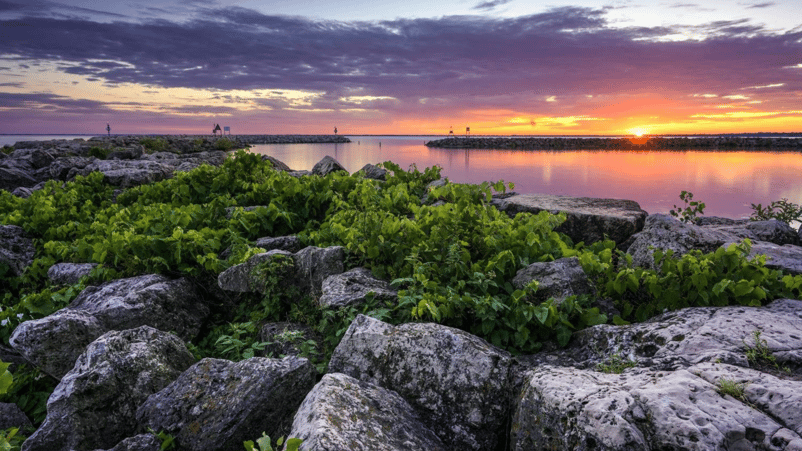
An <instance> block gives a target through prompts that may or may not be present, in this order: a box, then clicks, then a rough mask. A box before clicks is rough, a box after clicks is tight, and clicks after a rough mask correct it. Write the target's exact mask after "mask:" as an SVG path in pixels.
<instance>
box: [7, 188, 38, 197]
mask: <svg viewBox="0 0 802 451" xmlns="http://www.w3.org/2000/svg"><path fill="white" fill-rule="evenodd" d="M11 194H13V195H15V196H17V197H21V198H23V199H27V198H29V197H31V194H33V189H31V188H25V187H22V186H20V187H19V188H15V189H14V191H12V192H11Z"/></svg>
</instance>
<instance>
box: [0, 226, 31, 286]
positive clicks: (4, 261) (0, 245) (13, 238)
mask: <svg viewBox="0 0 802 451" xmlns="http://www.w3.org/2000/svg"><path fill="white" fill-rule="evenodd" d="M35 255H36V248H35V247H33V241H32V240H31V239H30V238H28V237H27V236H25V231H24V230H22V227H18V226H15V225H0V270H2V266H6V267H7V268H8V271H9V275H11V276H21V275H22V273H24V272H25V270H26V269H28V266H30V265H31V263H33V258H34V256H35Z"/></svg>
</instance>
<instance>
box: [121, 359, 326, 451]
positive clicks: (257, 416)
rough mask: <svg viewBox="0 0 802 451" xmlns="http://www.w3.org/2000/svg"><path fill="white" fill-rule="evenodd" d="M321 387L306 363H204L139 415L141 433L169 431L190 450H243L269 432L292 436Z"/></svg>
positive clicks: (143, 407) (147, 403)
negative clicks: (299, 412) (307, 400)
mask: <svg viewBox="0 0 802 451" xmlns="http://www.w3.org/2000/svg"><path fill="white" fill-rule="evenodd" d="M314 385H315V370H314V368H312V365H310V364H309V362H308V361H307V360H306V359H301V358H296V357H287V358H284V359H280V360H279V359H266V358H262V357H254V358H251V359H248V360H243V361H241V362H236V363H235V362H230V361H228V360H220V359H203V360H201V361H200V362H198V363H196V364H195V365H194V366H192V367H191V368H190V369H189V370H187V371H186V372H184V373H183V374H182V375H181V376H180V377H179V378H178V379H176V380H175V382H173V383H171V384H170V385H168V386H167V387H165V388H164V389H163V390H161V391H160V392H158V393H156V394H154V395H151V396H150V397H149V398H148V399H147V401H145V403H144V404H142V405H141V407H139V409H138V410H137V412H136V417H137V421H138V423H139V425H140V428H142V429H144V428H151V429H152V430H155V431H160V430H164V431H165V432H167V433H169V434H172V435H173V436H174V437H175V440H176V443H177V445H178V447H179V449H182V450H188V451H218V450H219V451H239V450H241V449H242V442H243V441H245V440H254V439H256V438H258V437H260V436H261V435H262V432H267V435H269V436H270V437H273V438H278V437H280V436H283V435H286V434H287V432H289V426H290V424H291V422H292V416H293V414H294V413H295V411H296V409H297V408H298V406H299V405H300V404H301V401H303V399H304V396H306V394H307V393H308V392H309V390H311V389H312V387H313V386H314Z"/></svg>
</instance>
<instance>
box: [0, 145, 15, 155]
mask: <svg viewBox="0 0 802 451" xmlns="http://www.w3.org/2000/svg"><path fill="white" fill-rule="evenodd" d="M0 152H3V153H4V154H6V155H11V153H12V152H14V147H12V146H9V145H5V146H3V148H2V149H0Z"/></svg>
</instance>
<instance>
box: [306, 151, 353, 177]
mask: <svg viewBox="0 0 802 451" xmlns="http://www.w3.org/2000/svg"><path fill="white" fill-rule="evenodd" d="M337 171H345V172H348V170H347V169H345V167H343V165H341V164H340V162H339V161H337V160H335V159H334V158H333V157H330V156H329V155H326V156H325V157H323V159H322V160H320V161H318V162H317V163H316V164H315V165H314V166H313V167H312V173H313V174H315V175H328V174H331V173H332V172H337Z"/></svg>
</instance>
